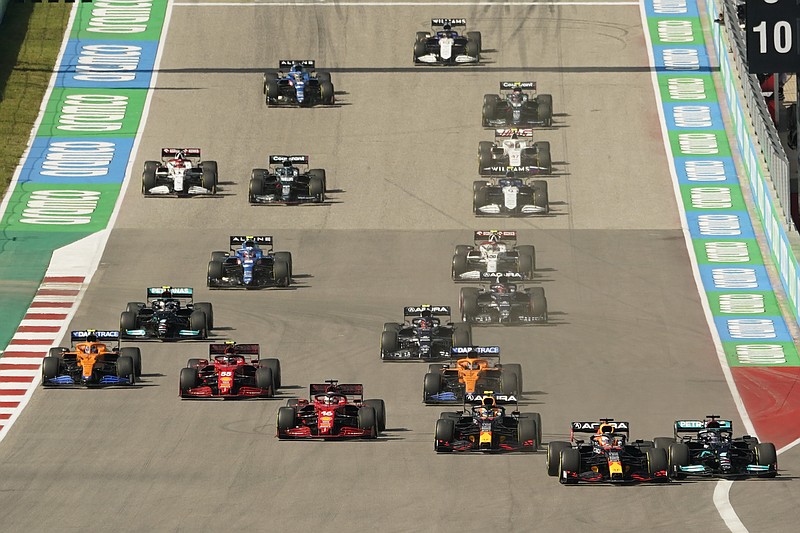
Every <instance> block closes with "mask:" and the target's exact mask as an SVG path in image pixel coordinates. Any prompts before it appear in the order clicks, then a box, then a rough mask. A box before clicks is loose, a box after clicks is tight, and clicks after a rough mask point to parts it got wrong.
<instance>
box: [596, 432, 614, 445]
mask: <svg viewBox="0 0 800 533" xmlns="http://www.w3.org/2000/svg"><path fill="white" fill-rule="evenodd" d="M595 442H597V444H599V445H600V446H603V447H605V446H610V445H611V437H610V436H609V434H608V433H603V434H601V435H598V436H597V437H595Z"/></svg>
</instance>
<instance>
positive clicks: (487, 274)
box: [481, 272, 525, 282]
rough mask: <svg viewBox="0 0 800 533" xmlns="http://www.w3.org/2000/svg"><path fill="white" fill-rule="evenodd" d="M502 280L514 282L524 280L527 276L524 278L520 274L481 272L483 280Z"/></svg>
mask: <svg viewBox="0 0 800 533" xmlns="http://www.w3.org/2000/svg"><path fill="white" fill-rule="evenodd" d="M500 278H506V279H508V280H510V281H514V280H520V281H522V280H524V279H525V276H523V275H522V274H521V273H519V272H481V279H482V280H492V281H498V282H499V281H500Z"/></svg>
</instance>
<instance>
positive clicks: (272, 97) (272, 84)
mask: <svg viewBox="0 0 800 533" xmlns="http://www.w3.org/2000/svg"><path fill="white" fill-rule="evenodd" d="M264 102H265V103H266V104H267V107H269V106H272V105H275V104H277V103H278V80H277V79H274V80H273V79H267V80H266V83H265V91H264Z"/></svg>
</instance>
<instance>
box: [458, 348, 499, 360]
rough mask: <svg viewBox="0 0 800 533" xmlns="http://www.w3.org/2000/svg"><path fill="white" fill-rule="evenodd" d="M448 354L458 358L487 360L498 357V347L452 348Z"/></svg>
mask: <svg viewBox="0 0 800 533" xmlns="http://www.w3.org/2000/svg"><path fill="white" fill-rule="evenodd" d="M450 353H451V354H453V355H455V356H458V357H462V358H464V357H467V358H477V357H482V358H484V359H485V358H487V357H500V347H499V346H453V347H451V348H450Z"/></svg>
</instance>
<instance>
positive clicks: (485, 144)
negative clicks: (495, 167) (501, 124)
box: [478, 141, 494, 174]
mask: <svg viewBox="0 0 800 533" xmlns="http://www.w3.org/2000/svg"><path fill="white" fill-rule="evenodd" d="M493 146H494V144H493V143H491V142H490V141H481V142H479V143H478V173H479V174H480V173H481V171H482V170H483V169H484V168H486V167H490V166H492V163H494V160H493V158H492V147H493Z"/></svg>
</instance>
